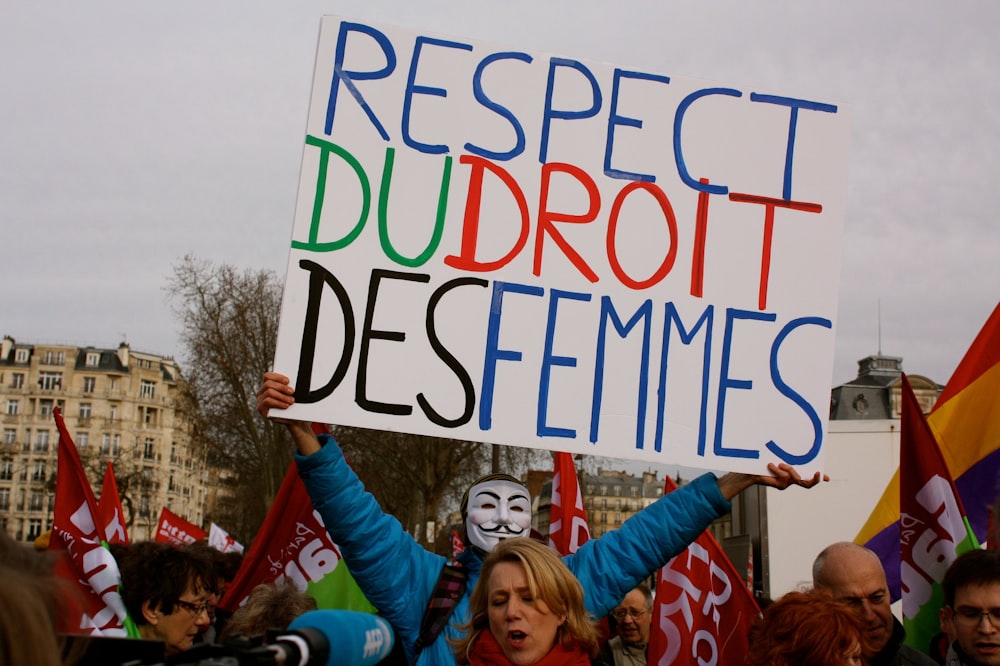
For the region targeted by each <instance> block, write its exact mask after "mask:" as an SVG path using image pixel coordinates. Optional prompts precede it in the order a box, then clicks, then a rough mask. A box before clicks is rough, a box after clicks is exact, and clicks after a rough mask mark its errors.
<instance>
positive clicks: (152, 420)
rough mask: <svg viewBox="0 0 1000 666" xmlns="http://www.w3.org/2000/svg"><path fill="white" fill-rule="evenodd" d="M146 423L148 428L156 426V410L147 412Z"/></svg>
mask: <svg viewBox="0 0 1000 666" xmlns="http://www.w3.org/2000/svg"><path fill="white" fill-rule="evenodd" d="M145 423H146V425H148V426H155V425H156V410H155V409H147V410H146V415H145Z"/></svg>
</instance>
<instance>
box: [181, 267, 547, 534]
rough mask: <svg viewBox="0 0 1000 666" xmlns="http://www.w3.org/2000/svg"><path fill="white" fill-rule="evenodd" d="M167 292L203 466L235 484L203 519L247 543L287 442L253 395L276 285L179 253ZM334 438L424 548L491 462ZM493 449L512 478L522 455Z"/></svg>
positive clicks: (281, 466) (453, 452)
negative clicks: (431, 528)
mask: <svg viewBox="0 0 1000 666" xmlns="http://www.w3.org/2000/svg"><path fill="white" fill-rule="evenodd" d="M167 292H168V294H169V296H170V298H171V301H172V304H173V306H174V312H175V314H176V316H177V317H178V319H179V320H180V322H181V324H182V341H183V343H184V346H185V348H186V355H185V362H184V367H185V374H186V377H187V383H186V385H185V389H186V392H185V394H184V396H183V397H184V398H185V400H186V402H187V404H188V405H189V406H190V409H189V410H187V411H188V412H189V413H188V414H187V415H186V416H187V418H190V419H191V422H192V424H193V426H194V430H195V433H194V436H195V439H196V441H199V442H202V443H203V444H204V446H206V447H207V454H208V460H209V462H210V463H212V464H213V465H217V466H220V467H224V468H227V469H230V470H232V471H233V472H234V473H235V475H236V477H237V481H238V483H236V484H235V485H234V486H232V491H233V492H234V493H235V494H236V496H235V497H234V501H233V503H232V506H230V507H228V508H229V509H231V512H230V513H228V514H226V513H220V514H217V515H215V516H212V519H213V520H215V522H219V523H223V522H224V523H225V527H226V529H227V531H229V532H230V533H231V534H232V535H233V536H234V537H236V538H237V539H238V540H240V541H243V542H244V543H248V542H249V541H250V540H251V539H252V538H253V536H254V534H256V530H257V529H258V528H259V526H260V524H261V523H262V522H263V519H264V517H265V515H266V513H267V509H268V508H269V507H270V504H271V502H272V501H273V499H274V496H275V494H276V493H277V490H278V487H279V485H280V483H281V480H282V478H283V476H284V473H285V470H286V469H287V468H288V464H289V462H290V460H291V451H292V444H291V438H290V437H289V435H288V433H287V431H286V429H285V428H284V426H281V425H275V424H273V423H271V422H270V421H268V420H266V419H263V418H261V417H260V415H259V414H257V412H256V395H255V394H256V389H257V387H258V386H259V385H260V381H261V376H262V375H263V373H264V372H265V371H266V370H267V369H268V368H269V367H270V366H271V362H272V359H273V358H274V352H275V345H276V341H277V330H278V318H279V314H280V309H281V284H280V281H279V280H278V278H277V276H276V275H275V274H274V273H273V272H271V271H239V270H237V269H236V268H234V267H232V266H228V265H218V266H214V265H212V264H210V263H208V262H206V261H202V260H198V259H195V258H193V257H191V256H186V257H184V259H183V261H182V262H181V263H180V264H179V265H177V266H175V268H174V275H173V277H172V279H171V280H170V281H169V283H168V286H167ZM336 434H337V438H338V441H339V442H340V443H341V445H342V446H343V448H344V452H345V455H346V456H347V459H348V460H349V461H350V463H351V465H352V467H353V468H354V469H355V471H356V472H357V474H358V476H359V477H360V478H361V480H362V482H364V484H365V486H366V487H367V488H368V489H369V490H371V491H372V493H373V494H374V495H375V497H376V498H377V499H378V500H379V502H380V503H381V505H382V507H383V510H385V511H386V512H388V513H391V514H393V515H395V516H396V517H397V518H399V520H400V522H401V523H402V524H403V525H404V526H405V527H406V529H407V531H409V532H410V533H411V534H413V536H414V537H415V538H416V539H417V540H418V541H419V542H420V543H422V544H425V545H427V544H433V540H434V535H428V534H427V530H426V527H427V525H428V524H431V523H433V524H434V525H435V526H438V525H441V523H442V519H443V518H445V517H446V514H447V512H448V511H454V510H456V509H457V508H458V504H459V500H460V498H461V496H462V493H463V492H464V491H465V489H466V488H467V487H468V484H469V483H470V482H471V481H472V480H473V479H475V478H476V477H477V476H479V475H481V474H483V473H484V472H486V471H488V470H489V468H490V464H491V448H490V447H489V446H488V445H485V444H481V443H476V442H468V441H459V440H450V439H446V438H441V437H425V436H417V435H408V434H403V433H395V432H386V431H379V430H366V429H361V428H347V427H337V429H336ZM494 448H496V447H494ZM499 449H501V451H500V454H501V455H500V457H499V459H500V460H501V464H502V465H503V467H504V471H506V472H508V473H511V474H515V475H518V474H520V473H521V472H523V470H524V469H526V468H527V460H528V459H529V456H530V452H528V451H527V450H526V449H516V448H513V447H499ZM225 508H226V507H221V509H225Z"/></svg>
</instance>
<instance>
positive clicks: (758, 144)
mask: <svg viewBox="0 0 1000 666" xmlns="http://www.w3.org/2000/svg"><path fill="white" fill-rule="evenodd" d="M847 135H848V126H847V118H846V113H845V111H844V110H843V109H842V108H840V107H838V106H837V105H834V104H831V103H828V102H826V101H817V100H812V99H801V98H795V97H788V96H781V95H775V94H770V93H764V92H759V91H755V90H752V89H747V88H740V87H728V86H720V85H716V84H711V83H707V82H705V81H700V80H694V79H686V78H683V77H680V76H676V75H673V74H669V73H654V72H651V71H645V70H643V69H642V68H623V67H613V66H610V65H605V64H600V63H592V62H585V61H582V60H577V59H572V58H564V57H556V56H552V55H548V54H543V53H533V52H527V51H522V50H513V49H503V48H497V47H495V46H492V45H486V44H480V43H476V42H473V41H470V40H462V39H455V38H444V37H439V36H431V35H427V34H423V33H414V32H409V31H405V30H400V29H396V28H389V27H384V26H373V25H368V24H362V23H356V22H351V21H346V20H341V19H338V18H334V17H325V18H324V19H323V21H322V26H321V32H320V40H319V48H318V52H317V60H316V70H315V78H314V82H313V93H312V98H311V102H310V107H309V118H308V126H307V133H306V138H305V149H304V153H303V162H302V173H301V180H300V187H299V195H298V203H297V209H296V215H295V224H294V229H293V233H292V248H291V253H290V260H289V266H288V274H287V277H286V285H285V294H284V299H283V303H282V315H281V327H280V332H279V338H278V351H277V354H276V358H275V369H276V370H277V371H279V372H283V373H285V374H287V375H288V376H289V377H291V378H292V381H293V384H294V386H295V388H296V400H297V404H296V405H295V406H294V407H293V408H292V410H291V411H290V412H288V413H287V415H288V416H291V417H292V418H298V419H303V420H315V421H321V422H333V423H341V424H349V425H357V426H364V427H371V428H379V429H388V430H399V431H408V432H414V433H423V434H432V435H443V436H448V437H453V438H460V439H474V440H481V441H488V442H497V443H503V444H514V445H522V446H531V447H538V448H545V449H553V450H565V451H571V452H577V453H593V454H598V455H607V456H614V457H624V458H634V459H641V460H649V461H655V462H670V463H680V464H686V465H691V466H700V467H712V468H718V469H733V470H737V469H742V470H747V471H759V470H761V469H762V468H763V467H764V465H765V463H766V462H770V461H775V460H779V461H787V462H790V463H792V464H796V465H808V466H809V467H810V468H818V467H820V466H821V452H822V442H823V439H824V435H825V431H826V414H827V412H828V409H829V408H828V403H829V394H830V379H831V368H832V362H833V340H834V315H835V310H836V301H837V293H836V287H837V281H838V273H839V255H840V245H841V234H842V228H843V207H844V201H843V199H844V185H845V180H846V179H845V172H846V161H847V154H846V142H847Z"/></svg>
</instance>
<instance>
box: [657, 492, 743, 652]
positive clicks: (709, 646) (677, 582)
mask: <svg viewBox="0 0 1000 666" xmlns="http://www.w3.org/2000/svg"><path fill="white" fill-rule="evenodd" d="M676 489H677V485H676V484H675V483H674V481H673V479H671V478H670V477H669V476H668V477H667V479H666V485H665V488H664V492H665V493H669V492H672V491H674V490H676ZM759 614H760V609H759V608H758V607H757V602H756V601H755V600H754V598H753V595H752V594H750V592H749V591H748V590H747V588H746V584H745V583H744V581H743V577H742V576H740V574H739V573H737V572H736V568H735V567H734V566H733V564H732V562H730V561H729V558H727V557H726V554H725V553H724V552H723V551H722V548H720V547H719V544H718V542H716V540H715V538H714V537H713V536H712V535H711V533H710V532H708V531H705V532H703V533H702V534H701V536H699V537H698V538H697V540H695V542H694V543H692V544H691V545H690V546H688V548H687V550H685V551H684V552H683V553H681V554H680V555H678V556H677V557H675V558H674V559H672V560H670V562H668V563H667V564H666V566H664V567H663V568H662V569H660V571H659V573H658V575H657V582H656V603H655V604H654V605H653V624H652V627H651V629H650V634H649V652H648V654H649V660H648V663H650V664H657V665H658V666H659V665H662V666H669V665H677V666H697V665H699V664H718V665H719V666H740V665H741V664H742V663H743V661H744V658H745V657H746V653H747V647H748V636H749V633H750V626H751V625H752V624H753V621H754V619H755V618H756V617H757V616H758V615H759Z"/></svg>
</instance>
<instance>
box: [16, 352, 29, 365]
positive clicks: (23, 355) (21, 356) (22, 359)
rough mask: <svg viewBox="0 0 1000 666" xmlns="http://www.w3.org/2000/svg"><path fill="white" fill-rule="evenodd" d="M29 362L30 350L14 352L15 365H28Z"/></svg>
mask: <svg viewBox="0 0 1000 666" xmlns="http://www.w3.org/2000/svg"><path fill="white" fill-rule="evenodd" d="M27 362H28V350H27V349H18V350H17V351H16V352H14V363H27Z"/></svg>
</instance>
